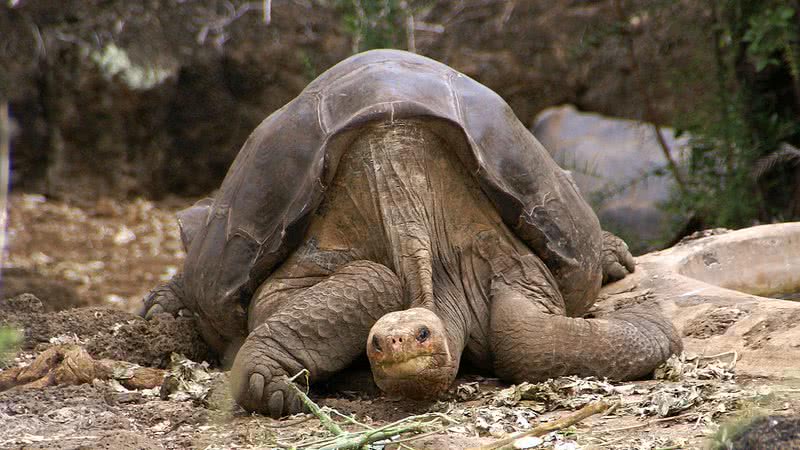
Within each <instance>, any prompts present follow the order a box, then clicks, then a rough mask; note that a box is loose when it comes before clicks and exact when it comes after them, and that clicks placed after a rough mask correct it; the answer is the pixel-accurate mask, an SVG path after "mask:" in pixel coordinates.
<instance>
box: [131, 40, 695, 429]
mask: <svg viewBox="0 0 800 450" xmlns="http://www.w3.org/2000/svg"><path fill="white" fill-rule="evenodd" d="M178 220H179V223H180V226H181V232H182V238H183V240H184V245H185V246H186V249H187V257H186V261H185V263H184V267H183V273H182V275H181V276H178V277H176V278H175V279H173V280H172V281H170V282H169V283H167V284H165V285H163V286H161V287H159V288H156V289H155V290H154V291H153V292H152V293H151V294H150V295H149V297H148V298H146V300H145V311H146V312H147V314H148V315H151V316H152V315H153V314H155V313H158V312H171V313H176V312H178V311H179V310H188V311H190V312H191V313H193V314H194V315H196V317H197V321H198V324H199V327H200V329H201V331H202V333H203V336H204V338H205V339H206V340H207V341H208V342H209V344H211V345H212V346H213V347H214V348H216V350H217V351H219V352H220V353H221V354H225V352H226V351H227V352H228V354H229V355H233V354H235V359H234V360H233V366H232V371H231V380H232V383H231V384H232V390H233V395H234V397H235V399H236V401H237V402H238V403H239V404H240V405H242V406H243V407H244V408H246V409H247V410H250V411H258V412H263V413H267V414H270V415H272V416H281V415H286V414H290V413H293V412H296V411H298V410H300V409H301V407H302V405H301V403H300V402H299V399H298V398H297V397H296V396H295V395H294V394H293V392H292V391H291V390H290V389H289V388H288V386H287V385H286V384H285V383H284V379H285V378H284V377H285V376H286V375H293V374H295V373H297V372H298V371H300V370H301V369H303V368H305V369H308V371H309V380H310V382H311V383H315V382H318V381H320V380H323V379H325V378H327V377H330V376H331V375H332V374H334V373H336V372H338V371H341V370H343V369H345V368H346V367H348V365H350V364H351V363H352V362H353V361H354V360H355V359H356V358H358V357H359V356H360V355H363V354H364V352H365V351H366V354H367V357H368V358H369V361H370V365H371V368H372V373H373V378H374V380H375V382H376V383H377V385H378V387H380V388H381V389H382V390H383V391H385V392H386V393H387V394H390V395H401V396H406V397H411V398H430V397H435V396H437V395H438V394H440V393H441V392H442V391H444V390H446V389H447V388H448V387H449V385H450V384H451V383H452V382H453V380H454V378H455V376H456V372H457V371H458V368H459V364H460V362H461V361H462V359H465V360H466V361H469V362H470V363H471V364H472V365H474V366H475V367H477V368H481V369H484V370H490V371H494V373H496V374H497V375H498V376H499V377H501V378H503V379H505V380H507V381H510V382H521V381H536V380H542V379H546V378H549V377H556V376H560V375H568V374H577V375H584V376H588V375H595V376H602V377H609V378H614V379H620V380H627V379H634V378H638V377H643V376H645V375H647V374H648V373H650V372H651V371H652V370H653V369H654V368H655V367H656V366H657V365H659V364H660V363H662V362H663V361H664V360H666V359H667V358H668V357H669V356H670V355H671V354H673V353H675V352H678V351H680V349H681V340H680V338H679V336H678V335H677V333H676V331H675V329H674V328H673V326H672V324H671V323H670V322H669V321H668V320H666V319H665V318H664V317H663V316H661V315H660V314H659V312H658V311H657V308H656V309H652V308H651V309H649V310H644V309H630V310H620V311H617V312H615V313H613V314H612V315H609V316H607V317H602V318H584V316H585V315H586V313H587V311H588V309H589V308H590V307H591V306H592V304H593V302H594V301H595V298H596V297H597V295H598V291H599V289H600V286H601V283H602V282H603V278H604V277H605V278H608V279H615V278H620V277H623V276H625V274H626V270H628V271H630V270H633V259H632V257H631V255H630V253H628V250H627V246H625V244H624V242H622V241H621V240H619V239H618V238H616V237H614V236H613V235H611V234H606V233H604V232H603V231H602V230H601V229H600V225H599V223H598V220H597V217H596V216H595V214H594V213H593V212H592V210H591V209H590V208H589V206H588V205H587V204H586V202H585V201H584V200H583V199H582V198H581V195H580V194H579V193H578V190H577V188H576V187H575V185H574V183H573V182H572V181H571V179H570V178H569V175H568V174H567V173H566V172H565V171H563V170H562V169H561V168H559V167H558V166H557V165H556V163H555V162H554V161H553V160H552V159H551V158H550V156H549V155H548V153H547V151H546V150H545V149H544V148H543V147H542V146H541V145H540V144H539V143H538V142H537V141H536V139H535V138H534V137H533V136H532V135H531V134H530V133H529V132H528V130H527V129H526V128H525V127H524V126H523V125H522V124H521V123H520V121H519V120H518V119H517V118H516V117H515V116H514V114H513V113H512V111H511V109H510V108H509V107H508V105H507V104H506V103H505V102H504V101H503V100H502V99H501V98H500V97H499V96H498V95H497V94H495V93H494V92H492V91H491V90H490V89H488V88H486V87H485V86H483V85H481V84H480V83H478V82H476V81H474V80H472V79H470V78H469V77H467V76H465V75H463V74H461V73H459V72H456V71H455V70H453V69H451V68H449V67H447V66H445V65H443V64H441V63H438V62H436V61H433V60H431V59H428V58H425V57H422V56H418V55H415V54H411V53H407V52H403V51H395V50H375V51H369V52H366V53H361V54H358V55H355V56H352V57H350V58H348V59H346V60H344V61H342V62H341V63H339V64H337V65H336V66H334V67H333V68H331V69H330V70H328V71H326V72H325V73H323V74H322V75H320V77H319V78H317V79H316V80H314V81H313V82H312V83H311V84H309V85H308V87H307V88H306V89H305V90H304V91H303V92H302V93H301V94H300V95H299V96H298V97H297V98H296V99H294V100H292V101H291V102H290V103H288V104H287V105H286V106H284V107H283V108H281V109H280V110H278V111H276V112H275V113H273V114H272V115H270V116H269V117H267V118H266V119H265V120H264V121H263V122H262V123H261V124H260V125H259V126H258V128H256V129H255V131H254V132H253V133H252V134H251V135H250V137H249V138H248V139H247V142H245V144H244V146H243V148H242V150H241V151H240V152H239V155H238V156H237V158H236V160H235V161H234V163H233V165H232V166H231V168H230V170H229V172H228V174H227V176H226V177H225V180H224V181H223V182H222V186H221V188H220V189H219V191H218V193H217V195H216V196H215V197H214V198H213V199H207V200H204V201H201V202H199V203H197V204H196V205H195V206H193V207H191V208H189V209H187V210H185V211H182V212H181V213H179V218H178ZM237 350H238V352H237Z"/></svg>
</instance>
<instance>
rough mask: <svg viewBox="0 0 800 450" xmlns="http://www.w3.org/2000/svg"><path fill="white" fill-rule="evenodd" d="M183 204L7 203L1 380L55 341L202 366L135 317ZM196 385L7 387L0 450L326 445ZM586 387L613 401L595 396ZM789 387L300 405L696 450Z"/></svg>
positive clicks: (765, 382) (334, 400)
mask: <svg viewBox="0 0 800 450" xmlns="http://www.w3.org/2000/svg"><path fill="white" fill-rule="evenodd" d="M190 203H191V201H190V200H184V201H181V202H172V203H171V204H170V203H163V204H153V203H151V202H147V201H142V200H137V201H133V202H127V203H126V202H115V201H110V200H104V201H101V202H98V203H97V204H91V205H80V206H78V205H71V204H64V203H58V202H51V201H48V200H45V199H43V198H41V197H33V196H14V197H13V198H12V201H11V205H12V206H11V210H10V227H11V229H10V246H9V250H8V259H7V260H6V261H7V263H5V264H4V267H6V270H4V271H3V289H4V292H3V295H2V296H0V298H2V301H0V325H2V324H5V325H6V326H13V327H19V328H21V329H23V330H24V340H23V342H22V345H21V348H19V351H18V352H17V353H16V354H15V355H13V358H12V359H11V360H10V361H8V363H7V365H6V367H15V366H25V365H27V364H29V363H30V362H31V361H32V360H33V358H34V357H35V355H37V354H39V353H40V352H42V351H44V350H45V349H47V348H48V347H50V346H52V345H58V344H63V343H70V344H77V345H80V346H82V347H83V348H85V349H86V350H87V352H89V353H90V354H91V355H92V356H93V357H95V358H110V359H115V360H123V361H129V362H132V363H136V364H139V365H141V366H150V367H160V368H164V367H168V365H169V361H170V356H171V354H172V353H173V352H176V353H181V354H183V355H185V356H187V357H188V358H189V359H192V360H194V361H201V360H203V359H208V353H207V348H206V347H205V345H204V344H203V343H202V341H201V340H200V339H199V338H198V335H197V333H196V331H195V330H194V327H193V323H192V319H190V318H177V319H175V318H171V317H169V316H166V315H162V316H160V317H158V318H156V319H155V320H152V321H149V322H148V321H144V320H142V319H140V318H139V317H138V316H136V315H134V314H132V313H131V312H132V311H136V310H137V308H138V307H139V303H140V299H141V296H142V295H144V294H145V293H146V292H147V291H148V290H149V289H150V288H152V287H153V286H154V285H155V284H157V283H159V282H161V280H164V279H166V278H168V277H169V276H171V274H172V273H174V272H175V270H176V268H177V267H179V266H180V264H181V260H182V257H183V253H182V250H181V247H180V242H179V236H178V232H177V228H176V227H175V225H174V220H173V219H172V217H173V214H174V212H175V211H176V210H177V209H179V207H182V206H185V205H188V204H190ZM7 280H12V281H11V282H8V284H6V282H7ZM20 280H22V281H20ZM21 291H29V292H32V293H33V294H34V296H29V295H20V294H21V293H22V292H21ZM37 297H38V298H39V299H40V300H41V301H37V299H36V298H37ZM608 300H610V301H613V299H608ZM730 315H731V314H730V312H729V311H728V312H726V311H719V312H718V313H717V314H712V316H711V317H712V319H713V320H712V322H713V323H710V322H709V323H698V324H696V327H694V331H693V333H695V334H696V335H698V336H702V335H706V334H716V333H720V332H722V331H724V329H725V327H726V324H727V323H728V322H729V320H731V317H730ZM776 320H777V319H776ZM750 338H752V339H756V338H757V337H756V336H751V337H750ZM212 362H213V361H212ZM2 367H3V366H0V368H2ZM0 373H2V370H0ZM202 384H203V386H205V389H207V390H208V392H207V393H205V394H203V395H201V396H199V398H196V399H181V398H180V397H172V396H166V395H162V393H161V392H160V391H159V390H158V389H151V390H128V389H125V388H121V386H120V385H119V384H118V383H114V382H112V381H99V380H95V381H94V382H93V383H91V384H82V385H77V386H73V385H59V386H51V387H45V388H41V389H22V388H20V387H15V388H11V389H9V390H6V391H4V392H0V424H2V426H1V427H0V448H14V449H16V448H48V449H90V448H103V449H112V448H113V449H116V448H141V449H151V448H152V449H158V448H274V447H279V446H281V445H288V444H291V443H297V442H301V441H306V442H307V441H309V440H313V439H314V438H315V437H318V438H323V437H325V436H327V435H328V432H327V431H326V430H325V429H324V427H323V426H322V425H321V424H320V422H319V420H318V419H316V418H314V417H313V416H310V415H298V416H297V417H292V418H288V419H285V420H281V421H279V420H273V419H270V418H266V417H262V416H257V415H249V414H247V413H245V412H244V411H243V410H242V409H241V408H239V407H238V406H237V405H236V404H235V403H234V402H233V401H232V400H231V398H230V396H229V394H228V388H227V373H226V372H225V371H224V370H221V369H219V368H214V366H213V364H212V368H211V369H209V376H208V378H207V379H206V380H205V381H203V383H202ZM581 386H584V387H581ZM586 386H589V387H588V388H587V387H586ZM598 386H600V387H601V388H602V389H606V390H609V389H611V391H608V392H600V391H598V389H600V390H602V389H601V388H598ZM798 387H800V386H798V385H797V383H793V382H791V381H787V380H781V379H780V374H776V376H775V378H765V379H745V378H741V377H733V378H732V379H730V378H725V377H724V376H721V377H720V378H713V377H712V378H711V379H708V380H705V379H701V378H697V377H695V378H692V379H691V380H690V381H666V380H659V381H656V380H646V381H640V382H636V383H625V384H618V383H615V384H604V383H602V382H600V381H597V382H595V381H585V380H575V381H574V385H573V386H572V387H569V388H566V389H564V388H559V389H560V390H557V396H556V397H553V399H551V400H553V401H554V402H556V403H547V402H544V403H543V402H542V401H541V399H537V400H526V399H525V397H524V396H522V398H519V399H512V400H508V392H516V391H514V390H511V391H508V390H504V389H507V388H508V386H507V385H505V384H503V383H501V382H500V381H498V380H497V379H494V378H486V377H482V376H480V375H475V374H462V375H461V376H460V377H459V380H458V383H457V384H456V386H455V387H454V388H453V389H452V390H451V393H450V395H449V397H448V398H446V399H443V400H442V401H439V402H436V403H427V404H423V403H416V402H409V401H396V400H393V399H389V398H386V397H384V396H383V395H381V394H380V392H378V391H377V389H376V388H375V386H374V384H373V383H372V382H371V378H370V376H369V373H368V372H367V371H366V370H365V367H363V366H361V367H360V368H354V369H353V370H352V371H350V372H348V373H346V374H344V375H343V376H340V377H339V378H338V379H336V380H332V381H331V382H330V383H328V385H326V386H319V387H316V388H315V390H314V392H313V395H312V398H313V400H314V401H316V402H317V403H318V404H320V405H322V406H328V407H330V408H333V409H335V410H336V411H338V412H340V413H342V414H345V415H351V416H353V417H354V418H355V419H356V420H357V421H358V422H361V423H363V424H367V425H370V426H373V427H378V426H381V425H385V424H387V423H390V422H393V421H396V420H399V419H402V418H405V417H408V416H414V415H419V414H423V413H426V412H437V413H442V414H444V416H446V417H448V418H449V420H452V422H451V423H450V424H449V425H448V429H447V431H446V432H440V433H435V434H431V435H428V436H424V437H422V438H420V439H417V440H414V441H410V442H407V443H406V444H405V445H407V446H408V447H410V448H415V449H448V448H453V449H460V448H468V447H477V446H480V445H485V444H487V443H490V442H493V441H494V440H496V439H498V438H501V437H505V436H507V435H508V434H509V433H511V432H514V431H518V430H524V429H528V428H530V427H532V426H536V425H538V424H540V423H544V422H548V421H552V420H554V419H557V418H559V417H562V416H564V415H565V414H568V413H570V412H571V410H575V409H577V408H579V407H580V406H582V405H583V404H585V403H586V402H587V401H589V400H591V399H597V398H604V399H607V400H612V401H614V402H620V406H619V407H618V408H617V410H616V411H614V412H612V413H610V414H607V415H604V416H593V417H590V418H589V419H587V420H584V421H583V422H580V423H579V424H577V425H576V426H574V427H571V428H569V429H567V430H563V431H562V432H559V433H555V434H550V435H547V436H545V437H544V440H543V441H542V442H541V443H540V444H539V445H538V446H536V447H531V448H537V449H538V448H558V449H562V450H565V449H577V448H614V449H656V448H661V449H664V448H704V447H705V446H706V445H707V443H708V442H709V439H710V436H711V435H712V434H713V433H714V432H715V431H716V430H717V428H718V426H719V424H720V423H723V422H726V421H728V420H731V419H733V418H737V417H741V416H752V415H763V414H767V413H777V414H788V413H791V412H793V411H797V410H798V409H800V389H798ZM515 389H516V388H515ZM587 389H588V390H587ZM667 391H669V392H672V393H673V394H674V399H675V400H674V401H673V400H670V401H673V403H675V402H678V403H679V402H680V401H687V402H689V403H688V404H687V405H683V406H681V405H677V406H676V405H672V404H670V405H672V406H670V405H667V406H669V407H670V408H672V407H674V408H675V412H672V413H669V414H667V415H666V416H659V415H654V413H653V411H654V410H655V409H657V408H658V407H661V406H662V405H663V403H662V400H658V399H659V398H661V397H659V396H662V397H663V396H664V395H666V394H664V393H663V392H667ZM695 391H696V392H698V393H700V394H699V396H694V395H693V393H694V392H695ZM554 392H556V391H554ZM554 395H555V394H554ZM686 399H689V400H686ZM653 408H655V409H653ZM681 408H683V409H681ZM648 411H649V412H648ZM341 422H342V423H344V421H341ZM343 427H344V428H345V429H346V430H353V429H355V428H357V427H356V426H355V425H343ZM403 437H410V436H409V435H404V436H403ZM397 447H398V446H397V445H396V444H391V445H387V446H386V447H385V448H388V449H391V448H397ZM373 448H381V447H380V446H374V447H373ZM403 448H406V447H403Z"/></svg>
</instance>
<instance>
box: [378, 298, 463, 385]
mask: <svg viewBox="0 0 800 450" xmlns="http://www.w3.org/2000/svg"><path fill="white" fill-rule="evenodd" d="M450 347H451V345H450V343H449V339H448V335H447V332H446V329H445V325H444V322H442V320H441V319H440V318H439V317H438V316H437V315H436V314H434V313H433V312H432V311H430V310H428V309H424V308H411V309H407V310H405V311H397V312H393V313H389V314H386V315H385V316H383V317H381V318H380V319H379V320H378V321H377V322H376V323H375V325H373V326H372V330H370V333H369V337H368V338H367V357H369V363H370V366H372V376H373V378H374V379H375V383H376V384H377V385H378V387H379V388H380V389H381V390H382V391H384V392H385V393H387V394H389V395H393V396H403V397H408V398H412V399H417V400H425V399H433V398H436V397H437V396H439V394H441V393H442V392H444V391H445V390H447V388H448V387H450V385H451V384H452V383H453V380H454V379H455V377H456V373H457V372H458V363H459V361H458V360H459V358H458V356H455V355H457V353H458V352H453V351H451V348H450Z"/></svg>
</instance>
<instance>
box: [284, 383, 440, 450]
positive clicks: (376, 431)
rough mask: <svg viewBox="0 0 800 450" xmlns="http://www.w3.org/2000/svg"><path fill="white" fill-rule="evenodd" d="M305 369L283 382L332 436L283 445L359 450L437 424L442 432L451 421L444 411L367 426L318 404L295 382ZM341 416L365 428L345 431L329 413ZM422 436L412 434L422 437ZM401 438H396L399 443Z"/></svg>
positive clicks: (423, 430)
mask: <svg viewBox="0 0 800 450" xmlns="http://www.w3.org/2000/svg"><path fill="white" fill-rule="evenodd" d="M307 374H308V372H307V371H306V370H305V369H304V370H302V371H300V372H299V373H297V374H296V375H295V376H293V377H291V378H288V377H287V378H286V379H285V381H286V383H287V384H288V385H289V387H290V388H291V389H292V390H293V391H294V392H295V393H296V394H297V395H298V396H299V397H300V400H301V401H302V402H303V404H304V405H306V407H308V409H309V411H311V414H313V415H314V416H316V417H317V418H318V419H319V421H320V423H321V424H322V426H323V427H325V429H326V430H328V432H330V433H331V434H332V436H329V437H326V438H315V439H313V440H306V441H303V442H298V443H279V445H281V446H283V447H284V448H304V449H308V450H312V449H314V450H333V449H342V450H345V449H361V448H365V447H366V446H368V445H369V444H372V443H374V442H378V441H384V440H391V439H392V438H394V437H395V436H400V435H402V434H405V433H423V434H425V435H428V434H429V433H428V432H429V431H431V430H430V429H431V428H432V427H437V426H438V427H439V428H438V429H436V430H433V432H442V431H444V428H442V427H441V425H442V424H443V423H448V422H449V423H452V422H453V420H452V419H450V418H448V417H447V416H445V415H444V414H438V413H430V414H423V415H419V416H410V417H406V418H404V419H401V420H398V421H396V422H392V423H390V424H387V425H384V426H381V427H378V428H372V427H370V426H369V425H366V424H363V423H360V422H358V421H356V420H355V419H354V418H353V417H349V416H346V415H344V414H342V413H340V412H338V411H336V410H334V409H331V408H328V407H320V406H319V405H317V404H316V403H314V401H313V400H311V399H310V398H309V397H308V395H306V393H305V392H303V390H302V389H301V388H300V387H299V386H297V385H296V384H295V383H294V380H295V379H297V377H299V376H302V375H307ZM329 411H330V412H331V413H333V414H335V415H337V416H340V417H342V418H344V420H345V421H347V423H349V424H351V425H356V426H360V427H362V428H364V429H363V430H360V431H345V430H342V428H341V427H340V426H339V425H338V424H337V423H336V422H335V421H334V420H333V418H332V417H331V415H330V414H328V412H329ZM421 436H422V435H417V436H413V437H414V438H416V437H421ZM406 440H410V439H408V438H406V439H401V440H400V441H406ZM400 441H395V442H397V443H398V444H400V445H401V446H403V444H402V443H401V442H400Z"/></svg>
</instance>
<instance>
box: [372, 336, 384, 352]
mask: <svg viewBox="0 0 800 450" xmlns="http://www.w3.org/2000/svg"><path fill="white" fill-rule="evenodd" d="M372 348H373V349H375V351H376V352H382V351H383V349H382V348H381V344H379V343H378V336H374V335H373V336H372Z"/></svg>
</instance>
